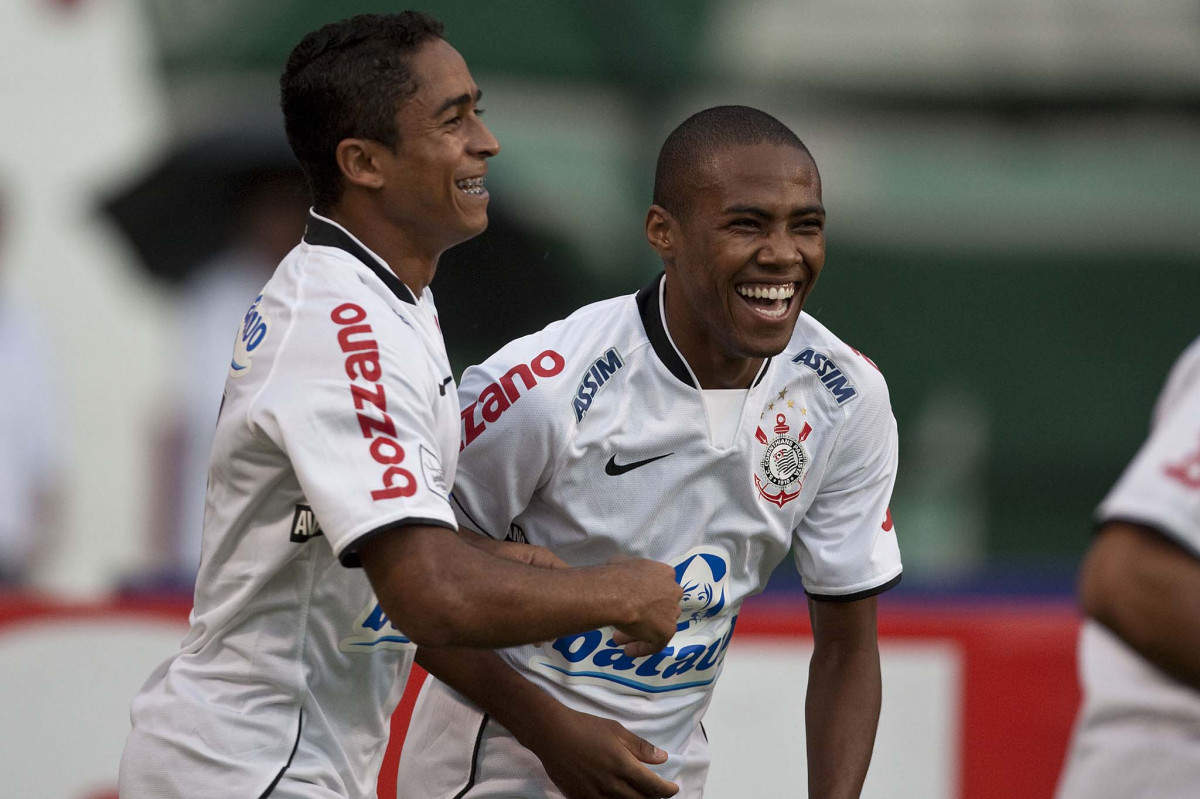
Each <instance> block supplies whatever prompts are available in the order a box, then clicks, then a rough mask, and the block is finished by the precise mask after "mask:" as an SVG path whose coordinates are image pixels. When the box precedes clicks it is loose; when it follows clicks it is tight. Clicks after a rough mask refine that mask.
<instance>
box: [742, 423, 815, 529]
mask: <svg viewBox="0 0 1200 799" xmlns="http://www.w3.org/2000/svg"><path fill="white" fill-rule="evenodd" d="M774 432H775V437H774V438H768V437H767V434H766V433H764V432H763V429H762V428H761V427H760V428H758V429H757V430H755V432H754V436H755V438H757V439H758V441H759V443H761V444H763V445H764V449H763V455H762V458H760V459H759V461H758V463H757V465H756V466H755V469H754V487H755V488H757V489H758V495H759V496H760V497H762V498H763V499H765V500H766V501H767V502H770V503H773V504H775V505H778V506H779V507H781V508H782V507H783V506H784V505H786V504H788V503H789V502H791V501H792V500H793V499H795V498H796V497H798V496H800V489H801V488H802V487H803V485H804V477H805V475H807V474H808V464H809V457H808V450H806V449H805V448H804V444H803V443H802V442H803V441H804V440H805V439H807V438H808V436H809V434H810V433H812V425H810V424H809V423H808V422H805V423H804V425H803V427H801V428H800V431H799V433H797V434H793V433H792V427H791V425H789V424H788V421H787V416H786V415H785V414H782V413H777V414H775V428H774Z"/></svg>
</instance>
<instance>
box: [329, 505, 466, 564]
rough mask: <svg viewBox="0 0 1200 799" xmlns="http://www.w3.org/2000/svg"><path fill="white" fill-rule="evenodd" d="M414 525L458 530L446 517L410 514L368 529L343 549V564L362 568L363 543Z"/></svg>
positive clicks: (341, 557)
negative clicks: (438, 517)
mask: <svg viewBox="0 0 1200 799" xmlns="http://www.w3.org/2000/svg"><path fill="white" fill-rule="evenodd" d="M413 526H423V527H444V528H446V529H447V530H452V531H457V530H458V528H457V527H455V526H454V525H452V524H450V523H448V522H447V521H445V520H444V519H426V518H424V517H422V516H409V517H408V518H406V519H397V520H396V521H394V522H388V523H387V524H385V525H382V526H381V527H376V528H375V529H374V530H368V531H367V532H365V533H363V534H362V535H360V536H359V537H358V538H356V539H354V540H353V541H351V542H350V545H349V546H348V547H346V548H345V549H343V550H342V554H341V556H340V558H339V560H341V562H342V565H343V566H345V567H346V568H347V569H361V568H362V560H361V559H360V558H359V557H358V551H359V549H361V548H362V545H363V544H364V543H366V542H367V541H369V540H370V539H372V538H374V537H375V536H377V535H382V534H383V533H386V532H389V531H391V530H399V529H400V528H401V527H413Z"/></svg>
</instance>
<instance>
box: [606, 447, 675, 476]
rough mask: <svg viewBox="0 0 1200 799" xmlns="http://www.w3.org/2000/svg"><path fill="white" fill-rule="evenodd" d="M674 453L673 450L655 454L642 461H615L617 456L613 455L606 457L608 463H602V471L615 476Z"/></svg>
mask: <svg viewBox="0 0 1200 799" xmlns="http://www.w3.org/2000/svg"><path fill="white" fill-rule="evenodd" d="M674 454H675V453H674V452H668V453H667V454H666V455H655V456H654V457H653V458H646V459H645V460H644V461H634V462H633V463H617V456H616V455H613V456H612V457H611V458H609V459H608V463H606V464H604V473H605V474H607V475H608V476H609V477H616V476H617V475H621V474H625V472H632V471H633V470H634V469H637V468H638V467H640V466H645V465H646V464H647V463H654V462H655V461H661V460H662V459H663V458H666V457H669V456H671V455H674Z"/></svg>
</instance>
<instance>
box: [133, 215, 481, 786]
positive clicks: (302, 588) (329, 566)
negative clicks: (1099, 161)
mask: <svg viewBox="0 0 1200 799" xmlns="http://www.w3.org/2000/svg"><path fill="white" fill-rule="evenodd" d="M314 241H317V242H326V243H323V244H322V243H310V242H314ZM329 242H332V243H329ZM356 253H357V254H356ZM372 259H373V262H372ZM386 269H387V267H386V265H384V264H383V262H382V261H379V260H378V259H377V258H376V256H374V255H372V254H371V253H369V251H367V250H366V248H365V247H362V245H361V243H359V242H357V241H356V240H354V239H353V237H351V236H350V235H349V233H348V232H346V231H345V230H344V229H342V228H340V227H339V226H337V225H336V224H335V223H333V222H331V221H329V220H326V219H324V218H321V217H317V216H316V215H312V217H311V218H310V220H309V229H308V231H307V232H306V233H305V241H304V242H303V243H301V244H300V245H299V246H298V247H297V248H296V249H294V250H293V251H292V252H291V253H290V254H289V255H288V256H287V257H286V258H285V259H284V261H283V262H282V263H281V264H280V265H279V268H278V269H277V270H276V272H275V275H274V276H273V277H272V278H271V280H270V281H269V282H268V283H267V285H266V287H265V288H264V289H263V292H262V295H261V296H260V297H259V298H258V299H256V300H255V301H254V303H253V304H252V305H251V307H250V310H249V311H248V312H247V314H246V316H245V319H244V321H243V324H242V328H241V329H240V330H239V332H238V337H237V343H236V345H235V348H234V351H233V357H232V360H231V363H230V376H229V378H228V379H227V382H226V388H225V398H224V403H223V407H222V410H221V414H220V418H219V420H218V422H217V429H216V434H215V439H214V444H213V461H212V467H211V470H210V475H209V488H208V496H207V502H206V508H205V522H204V537H203V549H202V555H201V563H200V572H199V576H198V579H197V585H196V596H195V607H194V609H193V611H192V615H191V631H190V632H189V634H188V636H187V638H186V639H185V640H184V641H183V644H182V646H181V649H180V650H179V652H177V653H176V654H175V655H174V656H172V657H171V658H170V659H169V660H167V661H166V662H165V663H163V664H162V665H161V666H160V667H159V668H158V669H157V670H156V671H155V672H154V673H153V674H152V675H151V677H150V678H149V680H148V681H147V683H146V685H145V686H144V687H143V689H142V691H141V692H140V693H139V694H138V696H137V697H136V698H135V699H134V702H133V707H132V711H131V719H132V722H133V730H132V732H131V734H130V737H129V740H128V742H127V744H126V748H125V753H124V756H123V759H122V766H121V781H120V791H121V796H122V797H124V799H139V797H147V799H148V798H149V797H159V798H160V797H164V796H171V797H207V796H212V795H213V791H214V790H216V791H218V792H219V793H220V794H221V795H224V796H247V797H255V796H260V795H262V794H263V792H264V790H266V789H267V788H268V786H269V785H271V784H272V782H273V781H274V780H276V779H279V780H280V781H279V782H278V783H277V790H278V791H279V792H280V794H281V795H289V796H290V795H295V796H326V795H336V796H339V797H351V798H352V799H366V798H367V797H373V796H374V795H375V784H376V778H377V775H378V771H379V766H380V762H381V760H382V758H383V752H384V747H385V745H386V741H387V735H388V730H389V719H390V716H391V713H392V710H393V709H394V707H395V705H396V702H397V701H398V700H399V696H400V691H401V689H402V687H403V685H404V680H405V679H406V676H407V674H408V670H409V667H410V665H411V662H412V658H413V653H414V647H413V645H412V644H411V643H410V642H409V641H408V639H407V638H406V637H405V636H404V635H403V633H402V632H401V631H400V630H397V629H396V628H395V627H394V626H393V625H391V624H390V622H389V620H388V619H387V617H386V616H385V615H384V614H383V612H382V610H381V609H380V607H379V605H378V602H377V601H376V598H375V595H374V593H373V591H372V590H371V586H370V584H369V582H368V580H367V578H366V576H365V575H364V574H363V573H362V571H361V569H357V568H347V566H353V565H356V562H357V552H356V546H357V545H358V544H359V543H360V542H361V541H362V540H363V538H364V536H366V535H368V534H370V533H372V532H374V531H378V530H380V529H384V528H387V527H390V526H393V525H396V524H401V523H420V524H433V525H439V526H443V527H447V528H450V529H451V530H452V529H455V526H456V525H455V522H454V516H453V513H452V512H451V510H450V507H449V504H448V500H447V496H446V488H445V485H446V484H447V483H448V482H449V481H450V480H452V479H453V475H454V469H455V464H456V461H457V456H458V440H457V439H458V427H459V417H458V401H457V397H456V396H455V391H454V384H453V381H452V380H451V378H450V375H451V371H450V366H449V362H448V361H447V359H446V354H445V348H444V345H443V343H442V338H441V334H440V332H439V329H438V325H437V320H436V317H435V310H434V306H433V301H432V296H431V295H430V294H428V290H426V294H425V297H424V300H423V301H422V302H421V303H420V304H417V303H416V302H415V300H414V298H413V297H412V295H411V292H407V289H405V290H404V293H401V292H397V291H396V290H395V289H394V288H389V286H388V284H387V283H385V282H384V280H383V278H382V277H381V275H386V276H388V277H391V279H392V280H394V276H392V275H391V273H390V272H386V271H381V270H386ZM396 285H401V284H399V283H398V281H396ZM447 534H450V533H447ZM339 561H340V562H339ZM215 786H219V788H217V787H215Z"/></svg>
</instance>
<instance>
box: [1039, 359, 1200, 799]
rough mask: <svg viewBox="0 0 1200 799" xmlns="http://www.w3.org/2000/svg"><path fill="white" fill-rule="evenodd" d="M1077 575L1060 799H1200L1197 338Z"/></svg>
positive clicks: (1102, 515) (1099, 515) (1103, 508)
mask: <svg viewBox="0 0 1200 799" xmlns="http://www.w3.org/2000/svg"><path fill="white" fill-rule="evenodd" d="M1096 522H1097V524H1098V528H1099V529H1098V530H1097V532H1096V537H1095V539H1094V540H1093V542H1092V545H1091V547H1090V548H1089V550H1088V553H1087V556H1086V558H1085V560H1084V563H1083V567H1082V569H1081V571H1080V575H1079V596H1080V601H1081V604H1082V605H1083V610H1084V612H1085V613H1086V614H1087V615H1088V618H1087V620H1086V621H1085V622H1084V625H1083V631H1082V632H1081V634H1080V639H1079V673H1080V679H1081V682H1082V683H1083V690H1084V703H1083V708H1082V709H1081V710H1080V714H1079V719H1078V720H1077V721H1076V724H1075V733H1074V738H1073V740H1072V743H1071V749H1070V751H1069V752H1068V755H1067V765H1066V769H1065V770H1064V772H1063V775H1062V778H1061V780H1060V782H1059V786H1058V794H1057V797H1058V799H1136V798H1138V797H1146V798H1147V799H1150V798H1151V797H1152V798H1153V799H1191V798H1192V797H1195V796H1198V795H1200V339H1196V340H1195V341H1194V342H1192V345H1191V346H1190V347H1188V349H1187V350H1186V351H1185V352H1184V353H1183V355H1181V356H1180V358H1179V360H1178V361H1176V363H1175V366H1174V367H1173V368H1172V369H1171V374H1170V376H1169V377H1168V378H1167V382H1166V385H1165V386H1164V387H1163V390H1162V393H1161V394H1160V395H1159V398H1158V402H1157V404H1156V405H1155V408H1154V418H1153V422H1152V426H1151V429H1150V435H1149V437H1148V438H1147V439H1146V442H1145V443H1144V444H1143V445H1142V448H1141V449H1140V450H1139V451H1138V453H1137V455H1135V456H1134V458H1133V461H1132V462H1130V464H1129V466H1128V467H1127V468H1126V469H1125V472H1124V474H1122V475H1121V477H1120V479H1119V480H1118V481H1117V484H1116V485H1115V486H1113V488H1112V490H1111V491H1110V492H1109V494H1108V496H1107V497H1105V498H1104V501H1103V502H1101V503H1100V507H1099V508H1098V509H1097V510H1096Z"/></svg>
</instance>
